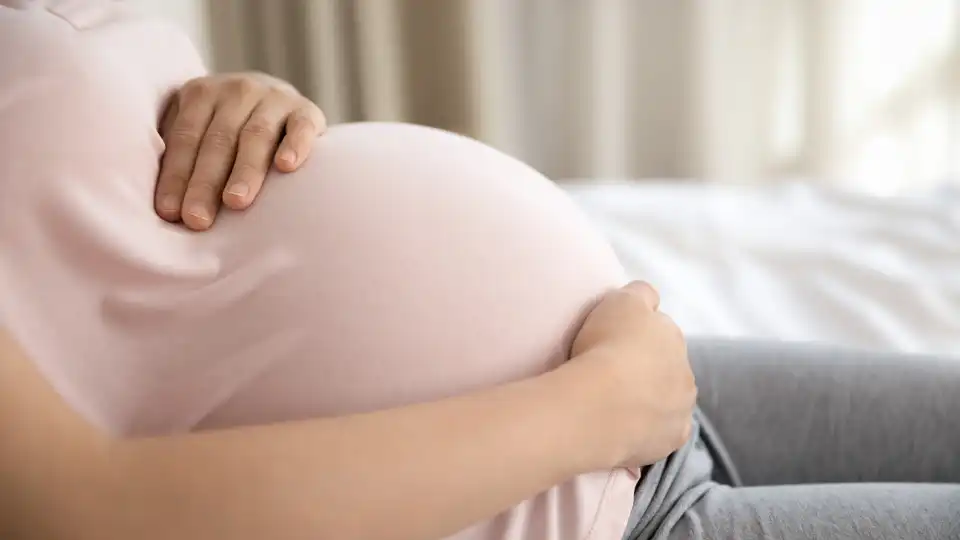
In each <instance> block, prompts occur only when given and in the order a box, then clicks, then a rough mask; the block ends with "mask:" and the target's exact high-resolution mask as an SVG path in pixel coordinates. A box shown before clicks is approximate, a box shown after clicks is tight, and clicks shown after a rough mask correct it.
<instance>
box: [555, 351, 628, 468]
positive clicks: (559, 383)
mask: <svg viewBox="0 0 960 540" xmlns="http://www.w3.org/2000/svg"><path fill="white" fill-rule="evenodd" d="M594 356H595V354H594V353H587V354H584V355H581V356H580V357H578V358H577V359H576V360H575V361H571V362H567V363H566V364H564V365H563V366H561V367H560V368H558V369H556V370H554V371H552V372H550V373H548V374H546V375H544V376H543V377H541V379H543V383H544V386H545V389H544V392H545V393H546V394H547V395H548V397H547V399H548V400H549V402H550V403H552V404H555V405H554V407H555V408H556V410H557V411H560V414H562V415H563V420H564V422H565V424H566V425H567V426H568V429H569V433H568V435H567V437H568V438H569V439H568V440H569V442H568V443H567V444H564V446H565V448H564V449H563V451H565V452H570V454H571V455H570V456H569V459H570V461H571V464H572V466H573V467H574V469H575V471H574V472H573V474H574V475H576V474H584V473H588V472H594V471H598V470H604V469H610V468H613V467H615V466H617V464H618V463H620V462H621V461H622V460H623V455H621V454H624V453H625V452H622V451H620V448H619V446H616V445H614V444H612V441H614V440H615V439H614V438H612V437H611V434H610V431H611V428H610V425H611V423H612V422H611V418H610V414H609V412H610V407H609V406H607V405H606V403H608V402H609V401H610V394H609V392H610V389H609V388H605V387H606V386H609V385H605V384H604V383H603V379H604V378H603V376H602V371H603V369H602V367H601V366H600V365H599V362H597V360H598V359H597V358H594Z"/></svg>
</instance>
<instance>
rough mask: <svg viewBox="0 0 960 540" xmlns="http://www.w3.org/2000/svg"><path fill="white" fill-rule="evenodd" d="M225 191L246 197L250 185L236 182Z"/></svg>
mask: <svg viewBox="0 0 960 540" xmlns="http://www.w3.org/2000/svg"><path fill="white" fill-rule="evenodd" d="M227 193H229V194H231V195H233V196H235V197H246V196H247V194H248V193H250V186H248V185H246V184H244V183H243V182H238V183H236V184H233V185H232V186H230V187H228V188H227Z"/></svg>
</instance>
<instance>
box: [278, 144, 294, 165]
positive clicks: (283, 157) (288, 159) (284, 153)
mask: <svg viewBox="0 0 960 540" xmlns="http://www.w3.org/2000/svg"><path fill="white" fill-rule="evenodd" d="M277 158H278V159H279V160H280V161H283V162H284V163H286V164H288V165H293V164H294V163H296V162H297V153H296V152H294V151H293V150H291V149H289V148H285V149H283V150H281V151H280V155H279V156H277Z"/></svg>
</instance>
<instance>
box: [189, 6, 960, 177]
mask: <svg viewBox="0 0 960 540" xmlns="http://www.w3.org/2000/svg"><path fill="white" fill-rule="evenodd" d="M208 7H209V13H208V17H207V18H208V20H209V21H210V23H209V24H210V28H209V30H210V32H209V33H210V44H211V50H212V52H211V55H212V59H213V63H214V66H215V67H216V68H217V69H221V70H235V69H261V70H264V71H267V72H270V73H274V74H276V75H279V76H282V77H285V78H287V79H289V80H291V81H292V82H294V83H295V84H296V85H298V87H300V88H301V89H302V90H303V91H304V92H305V93H307V94H308V95H310V96H311V97H313V98H315V99H316V100H317V101H318V102H319V103H320V105H321V106H322V107H323V109H324V110H325V112H326V113H327V114H328V116H329V117H330V119H331V121H333V122H345V121H352V120H371V119H372V120H404V121H411V122H416V123H422V124H428V125H434V126H438V127H442V128H446V129H450V130H453V131H457V132H461V133H465V134H468V135H471V136H474V137H477V138H479V139H481V140H483V141H485V142H488V143H489V144H492V145H493V146H496V147H498V148H501V149H503V150H504V151H506V152H509V153H511V154H514V155H516V156H518V157H520V158H521V159H524V160H525V161H527V162H529V163H530V164H531V165H533V166H535V167H537V168H538V169H540V170H542V171H543V172H545V173H546V174H548V175H550V176H552V177H554V178H570V177H589V178H601V177H602V178H610V177H629V178H647V177H661V178H662V177H669V178H702V179H709V180H713V181H727V182H759V181H771V180H778V179H784V178H796V177H803V178H810V179H813V180H815V181H819V182H827V183H831V184H834V185H841V186H844V187H852V188H854V189H860V190H867V191H874V192H880V193H886V192H897V191H903V190H908V189H913V188H917V187H923V186H926V185H929V184H932V183H935V182H939V181H941V180H943V179H945V178H948V177H950V176H951V175H954V174H955V173H956V172H957V171H958V169H960V158H958V156H960V145H958V139H960V131H958V129H957V127H958V122H957V120H958V115H960V108H958V99H957V96H958V84H960V52H958V51H960V37H958V33H957V21H958V13H960V10H958V2H957V0H914V1H911V2H904V1H902V0H589V1H587V0H277V1H266V0H209V2H208Z"/></svg>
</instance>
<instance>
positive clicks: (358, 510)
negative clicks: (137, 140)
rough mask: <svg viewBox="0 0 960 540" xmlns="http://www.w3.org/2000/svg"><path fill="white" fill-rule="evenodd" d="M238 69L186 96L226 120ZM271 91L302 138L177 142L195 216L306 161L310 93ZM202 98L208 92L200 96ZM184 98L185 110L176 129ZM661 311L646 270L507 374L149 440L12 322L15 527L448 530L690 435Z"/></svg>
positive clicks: (245, 537) (5, 421)
mask: <svg viewBox="0 0 960 540" xmlns="http://www.w3.org/2000/svg"><path fill="white" fill-rule="evenodd" d="M230 77H235V76H230ZM230 77H226V78H217V77H214V78H212V81H206V82H203V81H201V82H203V84H204V87H207V85H209V87H211V89H210V90H209V91H207V92H206V93H203V94H202V95H200V96H199V97H197V98H183V103H184V105H183V108H187V107H189V106H195V107H197V109H196V110H200V111H210V110H213V111H214V113H213V114H212V116H210V118H213V119H214V120H213V121H211V122H210V126H214V125H219V124H215V123H214V122H215V120H216V111H217V110H220V109H218V107H221V105H220V104H222V103H227V102H231V101H230V100H229V99H227V98H226V97H222V96H226V95H228V94H229V95H231V96H233V97H231V98H230V99H232V100H234V101H233V102H231V103H236V100H237V99H238V98H237V97H236V96H237V95H238V94H230V92H236V90H235V89H234V90H230V91H229V92H228V91H227V89H228V88H235V87H236V86H237V85H238V83H237V82H236V80H234V79H231V78H230ZM244 85H247V86H249V85H248V83H244ZM251 87H252V86H251ZM218 88H220V89H221V90H222V91H221V90H218ZM261 91H262V88H261ZM214 96H221V97H218V98H214ZM269 96H275V94H273V93H271V92H266V93H264V94H262V96H261V99H260V101H258V102H257V105H255V106H253V107H252V110H254V111H256V110H259V108H260V107H263V108H268V107H269V108H270V110H273V109H274V107H275V108H276V110H277V111H280V110H288V111H294V112H288V113H287V116H285V117H283V118H285V120H276V121H275V123H274V124H273V125H274V126H279V125H281V123H282V124H283V125H285V126H287V133H288V135H287V137H290V134H291V133H294V134H298V135H295V136H294V137H293V138H292V139H291V142H290V143H289V146H286V144H287V143H286V142H283V141H286V139H285V138H284V137H281V136H276V137H263V138H253V139H251V138H250V136H248V137H247V140H248V144H246V145H244V144H243V142H242V141H243V134H244V133H250V131H249V130H247V131H244V129H243V126H246V124H240V127H239V128H238V129H237V130H235V131H234V132H233V135H232V136H231V135H229V134H228V135H227V136H226V137H223V136H222V135H223V132H220V131H217V130H215V132H216V133H218V134H219V135H217V136H215V137H213V139H211V140H214V141H222V140H236V141H238V143H237V145H236V148H237V151H236V153H234V151H233V150H229V146H230V145H222V146H216V145H215V146H212V147H210V148H207V149H205V147H204V142H203V141H205V140H206V139H205V138H204V137H202V136H201V137H196V136H194V137H193V138H190V139H189V140H190V141H195V142H196V141H199V144H193V145H192V146H186V145H183V146H177V145H173V146H170V147H168V150H167V154H166V155H165V156H164V162H163V165H162V166H163V167H168V166H170V164H172V166H174V167H177V168H176V169H175V170H176V171H178V172H175V173H171V172H170V171H169V170H167V171H165V172H163V173H161V185H160V186H158V191H157V193H158V197H162V196H166V195H175V196H177V197H179V199H178V200H180V201H182V202H181V205H180V209H179V215H180V217H181V218H186V219H184V221H185V223H186V224H187V226H191V223H193V226H196V225H197V224H198V222H196V221H193V220H192V218H190V217H188V216H192V215H193V214H190V213H189V212H187V213H185V212H184V211H183V209H184V208H193V204H194V203H196V204H206V205H208V206H205V207H204V208H205V210H208V211H209V212H210V213H209V214H208V215H209V217H210V219H209V220H207V221H209V222H211V223H212V220H213V216H214V215H215V208H216V207H217V206H218V202H217V201H219V200H224V199H230V197H224V192H222V191H221V187H222V186H227V185H232V182H234V181H241V182H247V183H248V185H250V186H254V185H256V189H254V190H252V191H250V192H248V197H249V198H244V199H243V201H245V204H246V205H247V206H249V204H250V202H252V201H253V198H254V197H255V195H256V193H257V192H259V186H260V185H261V184H262V182H263V175H262V174H260V173H261V172H263V173H264V174H265V170H266V165H265V164H266V163H268V162H269V160H268V159H267V158H265V157H264V156H272V157H270V158H269V159H270V160H277V159H279V157H278V156H280V155H282V154H283V151H284V149H285V148H294V149H295V151H297V152H298V153H297V159H296V160H295V161H294V163H296V164H299V163H302V160H303V159H305V157H306V153H305V152H300V149H301V148H307V147H309V144H305V145H304V146H303V147H301V146H299V144H300V141H302V140H306V139H307V137H306V135H302V137H303V139H301V135H299V134H300V133H304V132H302V131H300V130H298V129H297V128H296V127H294V128H293V129H291V127H290V126H291V125H294V124H297V122H294V121H292V120H291V119H294V118H302V114H303V112H296V111H302V109H303V105H302V103H300V102H299V101H298V100H296V99H291V101H285V99H286V98H278V97H269ZM194 99H196V100H201V101H203V103H199V102H198V103H199V104H197V105H190V104H191V103H194V101H193V100H194ZM273 100H279V101H273ZM241 101H242V100H241ZM253 101H255V100H253V99H252V98H251V99H250V103H252V102H253ZM244 103H245V104H247V105H249V103H247V102H246V101H244ZM295 103H300V104H299V105H294V104H295ZM211 104H212V105H211ZM178 107H180V106H179V105H178ZM231 107H234V105H231ZM181 110H182V109H178V110H176V112H173V113H170V112H168V115H169V116H170V117H172V118H173V119H174V120H172V121H171V124H170V125H175V124H176V119H177V118H179V117H180V116H182V115H183V113H182V112H181ZM228 110H235V109H228ZM193 114H194V113H190V114H189V115H188V116H189V118H190V121H183V122H182V123H181V124H180V125H189V126H198V125H200V124H201V123H202V122H201V121H199V120H197V119H198V118H202V117H203V115H202V114H200V113H196V116H193ZM205 114H206V113H205ZM314 114H315V113H314ZM298 115H300V116H298ZM239 116H242V115H231V116H230V118H237V117H239ZM282 116H283V115H282V114H280V113H279V112H278V113H276V116H274V117H273V118H275V119H277V118H280V117H282ZM253 117H254V116H250V118H253ZM318 118H321V116H317V117H314V120H316V119H318ZM224 125H227V124H226V123H225V124H224ZM229 125H235V124H234V123H230V124H229ZM318 125H319V124H318V123H314V124H313V126H314V128H312V129H313V130H315V131H316V132H319V131H320V130H319V129H317V128H316V126H318ZM210 126H207V127H206V128H205V129H207V131H206V132H209V130H210V129H211V128H210ZM170 129H173V128H170ZM184 129H185V128H184ZM198 129H199V128H198ZM217 129H219V128H217ZM305 129H306V128H305ZM254 131H255V132H257V133H259V131H257V130H254ZM306 131H310V130H306ZM198 132H199V131H198ZM206 132H204V133H206ZM167 133H168V135H169V133H170V132H167ZM178 133H181V132H178ZM183 133H185V131H184V132H183ZM191 133H195V132H193V131H191ZM277 133H279V132H277ZM315 134H316V133H313V134H311V135H310V138H312V137H313V136H314V135H315ZM176 138H177V137H174V139H176ZM186 139H187V138H184V140H186ZM171 140H173V139H171ZM251 140H252V141H257V142H256V143H252V142H249V141H251ZM269 141H274V142H273V143H270V142H269ZM276 141H281V142H276ZM188 148H193V149H194V150H192V152H194V154H193V156H194V157H191V156H190V152H191V150H188ZM225 150H229V151H225ZM204 152H208V154H207V155H208V156H210V157H209V158H207V157H204V156H205V154H204ZM248 152H253V153H252V157H249V156H247V153H248ZM231 160H232V161H231ZM168 161H169V163H168ZM188 162H193V163H194V165H192V166H191V167H190V170H191V171H192V172H191V173H190V176H188V175H187V174H186V173H184V172H183V171H186V170H187V167H186V165H185V164H186V163H188ZM241 163H257V164H259V165H260V166H261V168H258V169H256V173H254V172H253V171H252V170H251V169H249V168H248V167H247V165H238V164H241ZM207 164H217V165H210V167H209V168H207ZM228 169H229V170H230V171H231V174H229V175H228V174H226V173H225V172H224V171H227V170H228ZM203 171H211V173H210V174H212V176H206V173H205V172H203ZM214 173H215V174H214ZM164 174H166V175H167V176H164ZM194 177H196V178H197V180H196V181H197V182H201V183H200V184H199V185H201V186H203V187H199V188H196V187H195V186H194ZM163 178H168V180H163ZM169 178H173V179H174V180H169ZM184 178H189V180H188V181H180V180H182V179H184ZM212 178H216V180H215V181H214V180H212ZM171 186H172V187H171ZM218 186H220V187H218ZM227 190H228V191H229V188H227ZM198 193H199V194H202V196H200V195H196V194H198ZM212 194H215V195H212ZM158 200H159V199H158ZM184 201H185V202H184ZM242 207H244V206H241V208H242ZM176 213H177V212H176V211H172V212H171V213H169V214H167V215H168V216H170V219H171V220H173V219H174V215H175V214H176ZM204 224H205V225H207V226H209V224H208V223H207V222H206V221H204V222H203V223H201V225H204ZM196 228H198V229H201V230H202V229H203V228H204V227H196ZM658 308H659V296H658V295H657V292H656V291H655V290H654V289H653V288H652V287H651V286H649V285H647V284H645V283H640V282H637V283H632V284H630V285H628V286H626V287H624V288H623V289H621V290H617V291H614V292H612V293H610V294H608V295H607V296H606V297H604V298H603V299H602V300H601V301H600V302H599V304H598V305H597V306H596V307H595V309H594V310H593V311H592V312H591V314H590V315H589V316H588V317H587V319H586V321H585V323H584V325H583V327H582V329H581V330H580V332H579V334H578V336H577V338H576V339H575V341H574V344H573V350H572V356H571V359H570V361H568V362H566V363H565V364H564V365H562V366H561V367H559V368H557V369H556V370H554V371H551V372H549V373H547V374H544V375H541V376H539V377H534V378H531V379H527V380H524V381H519V382H516V383H512V384H507V385H503V386H500V387H497V388H493V389H489V390H485V391H481V392H475V393H471V394H468V395H464V396H459V397H455V398H450V399H446V400H441V401H436V402H432V403H424V404H419V405H414V406H408V407H400V408H395V409H389V410H384V411H378V412H373V413H368V414H360V415H352V416H345V417H339V418H322V419H315V420H310V421H303V422H288V423H280V424H275V425H268V426H255V427H245V428H238V429H230V430H221V431H214V432H205V433H188V434H183V435H175V436H167V437H154V438H145V439H118V438H115V437H111V436H110V435H109V434H108V433H105V432H103V431H102V430H100V429H98V428H97V427H96V426H93V425H91V424H90V423H88V422H87V421H86V420H85V419H84V418H82V417H81V416H79V415H78V414H77V413H76V411H74V410H73V409H71V408H70V407H69V406H68V405H67V404H66V403H64V402H63V400H62V399H61V398H60V396H59V395H58V394H57V393H56V392H55V391H54V389H53V388H51V387H50V385H49V384H48V383H47V381H46V379H44V377H43V376H42V374H41V373H39V372H38V371H37V370H36V368H35V365H34V364H33V363H32V362H31V361H30V360H29V358H27V357H26V355H25V354H24V352H23V351H22V350H21V349H20V348H19V347H18V345H17V343H15V342H14V341H13V340H12V339H11V338H10V336H9V335H7V334H6V333H4V332H3V331H0V538H17V539H21V540H61V539H62V540H68V539H69V540H87V539H89V540H129V539H130V538H138V539H140V540H165V539H168V538H178V539H180V540H207V539H210V538H229V539H231V540H262V539H264V538H271V539H273V540H301V539H304V538H378V539H381V540H430V539H439V538H443V537H444V536H447V535H449V534H452V533H454V532H456V531H458V530H461V529H463V528H464V527H467V526H469V525H470V524H472V523H475V522H477V521H480V520H484V519H488V518H490V517H492V516H494V515H496V514H497V513H499V512H500V511H502V510H504V509H507V508H509V507H510V506H513V505H515V504H516V503H518V502H520V501H522V500H524V499H527V498H530V497H531V496H533V495H535V494H537V493H539V492H542V491H543V490H545V489H548V488H549V487H551V486H554V485H557V484H559V483H562V482H564V481H566V480H568V479H570V478H572V477H574V476H576V475H578V474H582V473H584V472H589V471H594V470H603V469H610V468H613V467H619V466H640V465H646V464H651V463H654V462H656V461H658V460H660V459H662V458H664V457H666V456H667V455H669V454H670V453H672V452H673V451H675V450H676V449H678V448H679V447H680V446H682V445H683V444H684V443H685V441H686V440H687V438H688V437H689V434H690V429H691V415H692V411H693V407H694V405H695V402H696V384H695V381H694V379H693V374H692V371H691V369H690V365H689V363H688V361H687V355H686V347H685V344H684V339H683V336H682V334H681V333H680V331H679V329H678V328H677V327H676V325H675V324H674V323H673V322H672V321H671V320H670V319H669V318H668V317H667V316H665V315H663V314H662V313H660V312H659V309H658ZM545 441H547V443H545ZM567 441H576V444H565V442H567ZM391 464H393V465H395V466H390V465H391ZM450 471H456V474H450ZM51 516H56V519H51V518H50V517H51Z"/></svg>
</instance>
